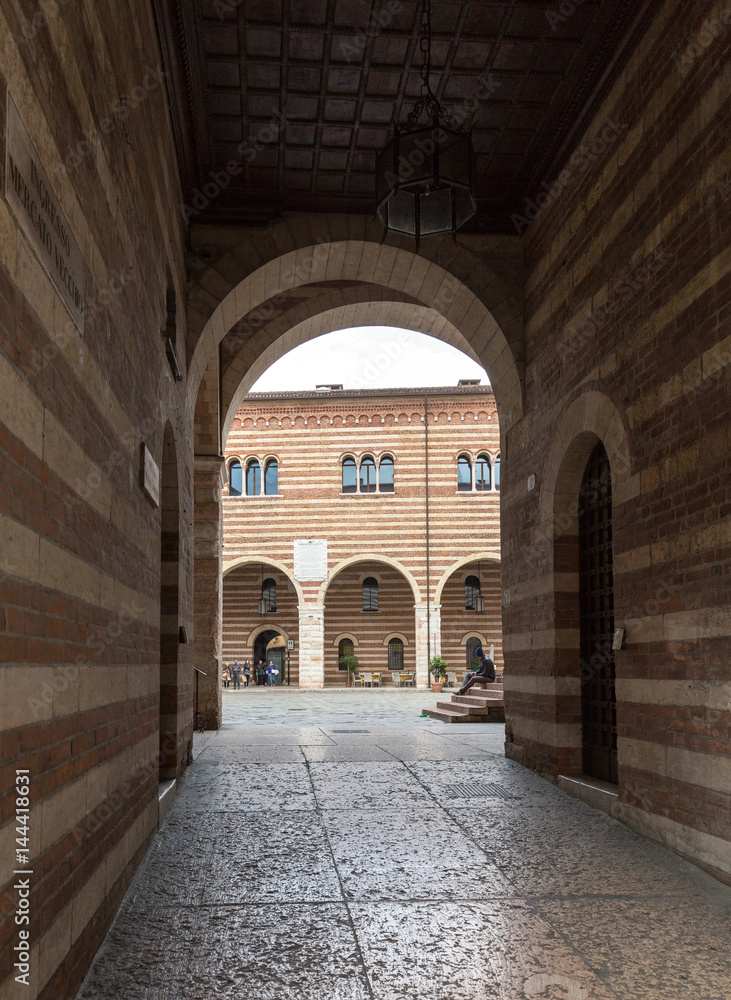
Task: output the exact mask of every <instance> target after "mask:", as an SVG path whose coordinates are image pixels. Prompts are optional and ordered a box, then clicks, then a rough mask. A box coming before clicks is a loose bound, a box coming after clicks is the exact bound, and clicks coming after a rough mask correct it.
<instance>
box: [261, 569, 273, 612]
mask: <svg viewBox="0 0 731 1000" xmlns="http://www.w3.org/2000/svg"><path fill="white" fill-rule="evenodd" d="M261 596H262V599H263V600H264V601H265V602H266V609H267V612H269V611H276V610H277V581H276V580H272V579H271V577H269V578H268V579H266V580H265V581H264V582H263V583H262V585H261Z"/></svg>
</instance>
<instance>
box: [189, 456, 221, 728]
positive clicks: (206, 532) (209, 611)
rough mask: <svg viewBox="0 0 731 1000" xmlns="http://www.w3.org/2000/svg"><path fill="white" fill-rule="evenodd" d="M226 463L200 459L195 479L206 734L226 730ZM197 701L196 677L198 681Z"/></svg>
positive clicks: (196, 605)
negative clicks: (223, 723)
mask: <svg viewBox="0 0 731 1000" xmlns="http://www.w3.org/2000/svg"><path fill="white" fill-rule="evenodd" d="M224 467H225V463H224V462H223V460H222V459H220V458H218V457H212V456H208V455H196V457H195V478H194V512H193V522H194V525H193V526H194V544H193V554H194V568H193V609H194V629H195V632H194V646H193V652H194V657H195V659H194V662H195V665H196V667H198V668H199V669H200V670H203V671H204V672H205V674H206V676H205V677H200V676H199V707H200V710H201V712H202V713H203V718H204V719H205V723H206V729H218V728H219V726H220V725H221V714H222V713H221V707H222V706H221V624H222V618H223V575H222V555H223V526H222V521H221V486H222V485H223V475H224ZM193 697H194V698H195V678H193Z"/></svg>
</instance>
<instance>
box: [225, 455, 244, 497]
mask: <svg viewBox="0 0 731 1000" xmlns="http://www.w3.org/2000/svg"><path fill="white" fill-rule="evenodd" d="M243 475H244V474H243V470H242V469H241V462H239V460H238V459H237V458H236V459H234V460H233V462H232V463H231V464H230V465H229V467H228V495H229V496H230V497H240V496H241V488H242V484H243Z"/></svg>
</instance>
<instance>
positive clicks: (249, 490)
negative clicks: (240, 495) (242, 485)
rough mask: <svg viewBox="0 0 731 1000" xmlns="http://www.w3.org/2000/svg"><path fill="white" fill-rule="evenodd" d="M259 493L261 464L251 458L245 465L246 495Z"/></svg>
mask: <svg viewBox="0 0 731 1000" xmlns="http://www.w3.org/2000/svg"><path fill="white" fill-rule="evenodd" d="M260 493H261V466H260V465H259V463H258V462H257V460H256V459H255V458H253V459H252V460H251V461H250V462H249V464H248V465H247V466H246V495H247V497H258V496H259V494H260Z"/></svg>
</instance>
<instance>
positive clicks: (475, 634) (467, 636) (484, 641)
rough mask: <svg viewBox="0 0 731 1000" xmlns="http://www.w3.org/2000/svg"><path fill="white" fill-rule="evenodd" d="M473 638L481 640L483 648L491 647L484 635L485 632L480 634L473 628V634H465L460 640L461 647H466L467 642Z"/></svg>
mask: <svg viewBox="0 0 731 1000" xmlns="http://www.w3.org/2000/svg"><path fill="white" fill-rule="evenodd" d="M473 637H474V638H475V639H479V640H480V642H481V643H482V646H483V648H484V647H485V646H489V645H490V643H489V642H488V641H487V639H486V638H485V635H484V633H483V632H478V631H477V629H476V628H473V629H472V631H471V632H465V634H464V635H463V636H462V638H461V639H460V640H459V644H460V646H464V645H465V643H466V642H467V640H468V639H472V638H473Z"/></svg>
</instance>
